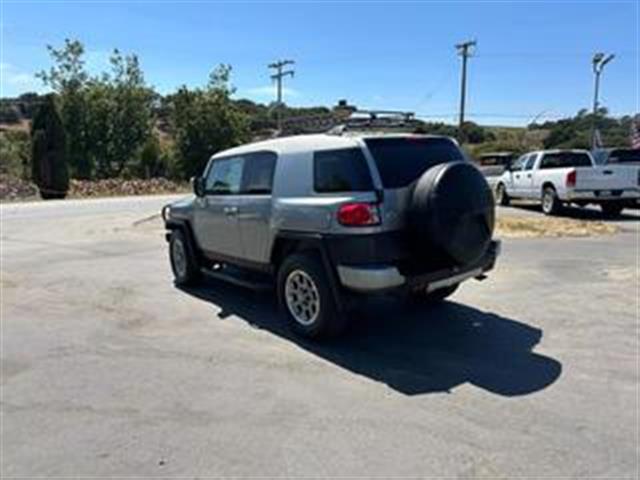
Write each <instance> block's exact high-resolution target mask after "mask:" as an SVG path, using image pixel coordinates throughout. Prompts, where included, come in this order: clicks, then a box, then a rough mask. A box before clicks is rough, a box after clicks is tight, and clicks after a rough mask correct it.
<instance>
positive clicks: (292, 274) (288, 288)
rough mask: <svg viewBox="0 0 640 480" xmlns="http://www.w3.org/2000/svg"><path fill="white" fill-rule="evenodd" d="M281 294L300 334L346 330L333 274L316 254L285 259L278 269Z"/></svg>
mask: <svg viewBox="0 0 640 480" xmlns="http://www.w3.org/2000/svg"><path fill="white" fill-rule="evenodd" d="M278 297H279V301H280V305H281V307H282V310H283V311H284V314H285V316H286V318H287V323H288V324H289V326H290V328H291V329H292V330H293V331H295V332H296V333H298V334H300V335H302V336H305V337H307V338H312V339H318V338H325V337H331V336H335V335H338V334H339V333H341V332H342V331H343V330H344V327H345V322H344V318H343V317H342V315H341V314H340V313H339V312H338V309H337V306H336V302H335V299H334V297H333V292H332V291H331V288H330V284H329V277H328V275H327V273H326V271H325V268H324V266H323V265H322V263H321V262H320V261H319V260H318V259H317V258H316V257H315V256H312V255H310V254H293V255H291V256H289V257H287V258H286V259H285V260H284V262H283V263H282V265H281V267H280V269H279V270H278Z"/></svg>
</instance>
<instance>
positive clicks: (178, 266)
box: [169, 230, 200, 286]
mask: <svg viewBox="0 0 640 480" xmlns="http://www.w3.org/2000/svg"><path fill="white" fill-rule="evenodd" d="M169 260H170V261H171V270H172V271H173V278H174V280H175V283H176V285H178V286H186V285H195V284H196V283H198V281H199V280H200V268H199V266H198V262H197V260H196V258H195V255H194V253H193V248H192V246H191V245H190V244H189V241H188V240H187V237H186V235H185V234H184V232H183V231H182V230H174V231H172V232H171V237H170V238H169Z"/></svg>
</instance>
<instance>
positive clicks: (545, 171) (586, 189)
mask: <svg viewBox="0 0 640 480" xmlns="http://www.w3.org/2000/svg"><path fill="white" fill-rule="evenodd" d="M512 198H522V199H529V200H539V201H540V202H541V204H542V211H543V212H544V213H545V214H547V215H552V214H557V213H559V212H560V211H561V210H562V207H563V206H564V205H565V204H569V203H573V204H576V205H579V206H585V205H587V204H590V203H593V204H598V205H600V208H601V209H602V212H603V213H604V214H605V215H607V216H617V215H619V214H620V212H621V211H622V209H623V208H625V207H627V206H631V205H634V204H637V202H638V199H640V167H638V166H634V165H611V164H609V165H598V166H596V165H595V163H594V161H593V158H592V157H591V154H590V153H589V152H588V151H586V150H543V151H538V152H531V153H527V154H525V155H523V156H521V157H520V158H518V159H517V160H516V161H515V162H514V163H513V164H511V165H510V166H509V167H508V168H507V170H506V171H505V172H504V173H503V174H502V176H501V177H500V179H499V180H498V182H497V183H496V201H497V202H498V203H499V204H500V205H508V204H509V201H510V200H511V199H512Z"/></svg>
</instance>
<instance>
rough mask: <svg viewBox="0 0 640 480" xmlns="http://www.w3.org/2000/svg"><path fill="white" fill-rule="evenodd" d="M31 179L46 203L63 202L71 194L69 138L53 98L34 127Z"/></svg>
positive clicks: (48, 98)
mask: <svg viewBox="0 0 640 480" xmlns="http://www.w3.org/2000/svg"><path fill="white" fill-rule="evenodd" d="M31 141H32V155H31V158H32V162H31V167H32V179H33V182H34V183H35V184H36V185H37V186H38V189H39V190H40V196H41V197H42V198H43V199H49V198H64V197H65V196H66V195H67V191H68V190H69V170H68V167H67V159H66V137H65V132H64V127H63V126H62V120H61V119H60V114H59V113H58V110H57V108H56V105H55V100H54V97H53V95H47V96H46V97H45V99H44V102H43V103H42V105H41V106H40V108H39V109H38V111H37V113H36V116H35V117H34V119H33V124H32V126H31Z"/></svg>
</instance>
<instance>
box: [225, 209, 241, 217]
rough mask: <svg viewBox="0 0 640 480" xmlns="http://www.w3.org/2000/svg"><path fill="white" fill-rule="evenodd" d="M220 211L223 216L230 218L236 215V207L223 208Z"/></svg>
mask: <svg viewBox="0 0 640 480" xmlns="http://www.w3.org/2000/svg"><path fill="white" fill-rule="evenodd" d="M222 211H223V212H224V214H225V215H227V216H229V217H232V216H234V215H236V214H237V213H238V207H224V208H223V209H222Z"/></svg>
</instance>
